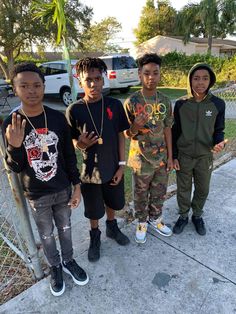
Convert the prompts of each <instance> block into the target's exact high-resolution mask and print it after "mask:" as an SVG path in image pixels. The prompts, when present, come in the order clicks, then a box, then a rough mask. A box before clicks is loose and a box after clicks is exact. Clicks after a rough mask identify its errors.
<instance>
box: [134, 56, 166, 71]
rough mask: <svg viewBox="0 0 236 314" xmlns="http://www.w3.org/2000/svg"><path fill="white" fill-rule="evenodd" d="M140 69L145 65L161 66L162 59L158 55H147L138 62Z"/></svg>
mask: <svg viewBox="0 0 236 314" xmlns="http://www.w3.org/2000/svg"><path fill="white" fill-rule="evenodd" d="M137 63H138V67H139V69H141V68H142V67H143V66H144V65H145V64H148V63H156V64H157V65H159V66H161V58H160V57H159V56H158V55H157V54H156V53H146V54H145V55H143V56H142V57H140V58H139V59H138V60H137Z"/></svg>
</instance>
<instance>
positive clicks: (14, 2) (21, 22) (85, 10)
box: [0, 0, 92, 79]
mask: <svg viewBox="0 0 236 314" xmlns="http://www.w3.org/2000/svg"><path fill="white" fill-rule="evenodd" d="M43 2H44V3H46V2H47V3H49V1H43ZM31 8H32V1H30V0H1V1H0V25H1V27H0V51H1V53H0V67H1V70H2V72H3V75H4V76H5V77H6V78H7V79H8V78H9V72H10V71H11V69H12V67H13V65H14V62H15V59H16V58H17V56H19V54H20V52H21V51H22V50H25V51H29V50H31V47H32V45H34V44H36V45H37V44H40V45H41V46H42V47H43V46H49V45H53V43H54V44H55V38H56V34H57V26H56V25H55V24H51V26H50V28H49V29H47V28H46V27H45V23H44V21H40V22H39V20H36V19H34V18H33V13H34V12H32V10H31ZM65 13H66V16H69V17H70V20H71V21H72V22H73V24H72V23H69V24H67V34H68V42H69V44H70V45H73V44H74V45H75V43H76V45H77V43H78V40H79V39H80V37H81V36H80V34H81V33H83V31H84V29H85V28H87V27H88V26H89V23H90V19H91V17H92V9H91V8H89V7H87V6H84V5H82V4H81V2H80V1H79V0H68V1H67V2H66V3H65ZM74 25H75V27H74Z"/></svg>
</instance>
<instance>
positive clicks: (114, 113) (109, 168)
mask: <svg viewBox="0 0 236 314" xmlns="http://www.w3.org/2000/svg"><path fill="white" fill-rule="evenodd" d="M86 106H87V105H86V104H85V102H84V100H83V99H80V100H79V101H78V102H76V103H74V104H72V105H70V106H69V107H68V108H67V110H66V117H67V121H68V123H69V125H70V127H71V134H72V138H73V139H78V138H79V136H80V135H81V133H82V132H88V133H91V132H92V131H93V132H95V135H101V138H102V142H103V143H102V144H98V143H96V144H94V145H93V146H91V147H89V148H88V149H87V150H86V151H85V152H83V165H82V169H81V181H82V182H83V183H94V184H102V183H106V182H109V181H110V180H111V179H112V177H113V176H114V174H115V172H116V171H117V169H118V167H119V166H118V163H119V133H120V132H123V131H124V130H126V129H128V128H129V122H128V120H127V117H126V114H125V111H124V108H123V105H122V103H121V102H120V101H119V100H118V99H114V98H111V97H104V114H103V118H102V100H99V101H97V102H94V103H89V104H88V106H89V110H90V113H89V110H88V109H87V107H86ZM90 114H91V115H90ZM91 116H92V118H91ZM102 120H103V122H102ZM94 123H95V127H96V128H95V127H94ZM101 129H102V134H100V133H101ZM97 132H98V134H97Z"/></svg>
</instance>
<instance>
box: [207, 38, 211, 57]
mask: <svg viewBox="0 0 236 314" xmlns="http://www.w3.org/2000/svg"><path fill="white" fill-rule="evenodd" d="M211 47H212V34H211V33H210V34H209V35H208V47H207V53H208V54H209V55H211Z"/></svg>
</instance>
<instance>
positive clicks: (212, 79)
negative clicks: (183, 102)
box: [187, 63, 216, 97]
mask: <svg viewBox="0 0 236 314" xmlns="http://www.w3.org/2000/svg"><path fill="white" fill-rule="evenodd" d="M202 69H204V70H207V71H208V72H209V74H210V84H209V87H208V89H207V92H206V94H207V93H208V91H209V89H210V88H211V87H212V86H213V85H214V84H215V82H216V76H215V73H214V72H213V70H212V68H211V67H210V66H209V65H208V64H207V63H196V64H195V65H194V66H193V67H192V68H191V69H190V71H189V73H188V81H187V91H188V96H190V97H193V91H192V86H191V78H192V76H193V73H194V72H195V71H197V70H202Z"/></svg>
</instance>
